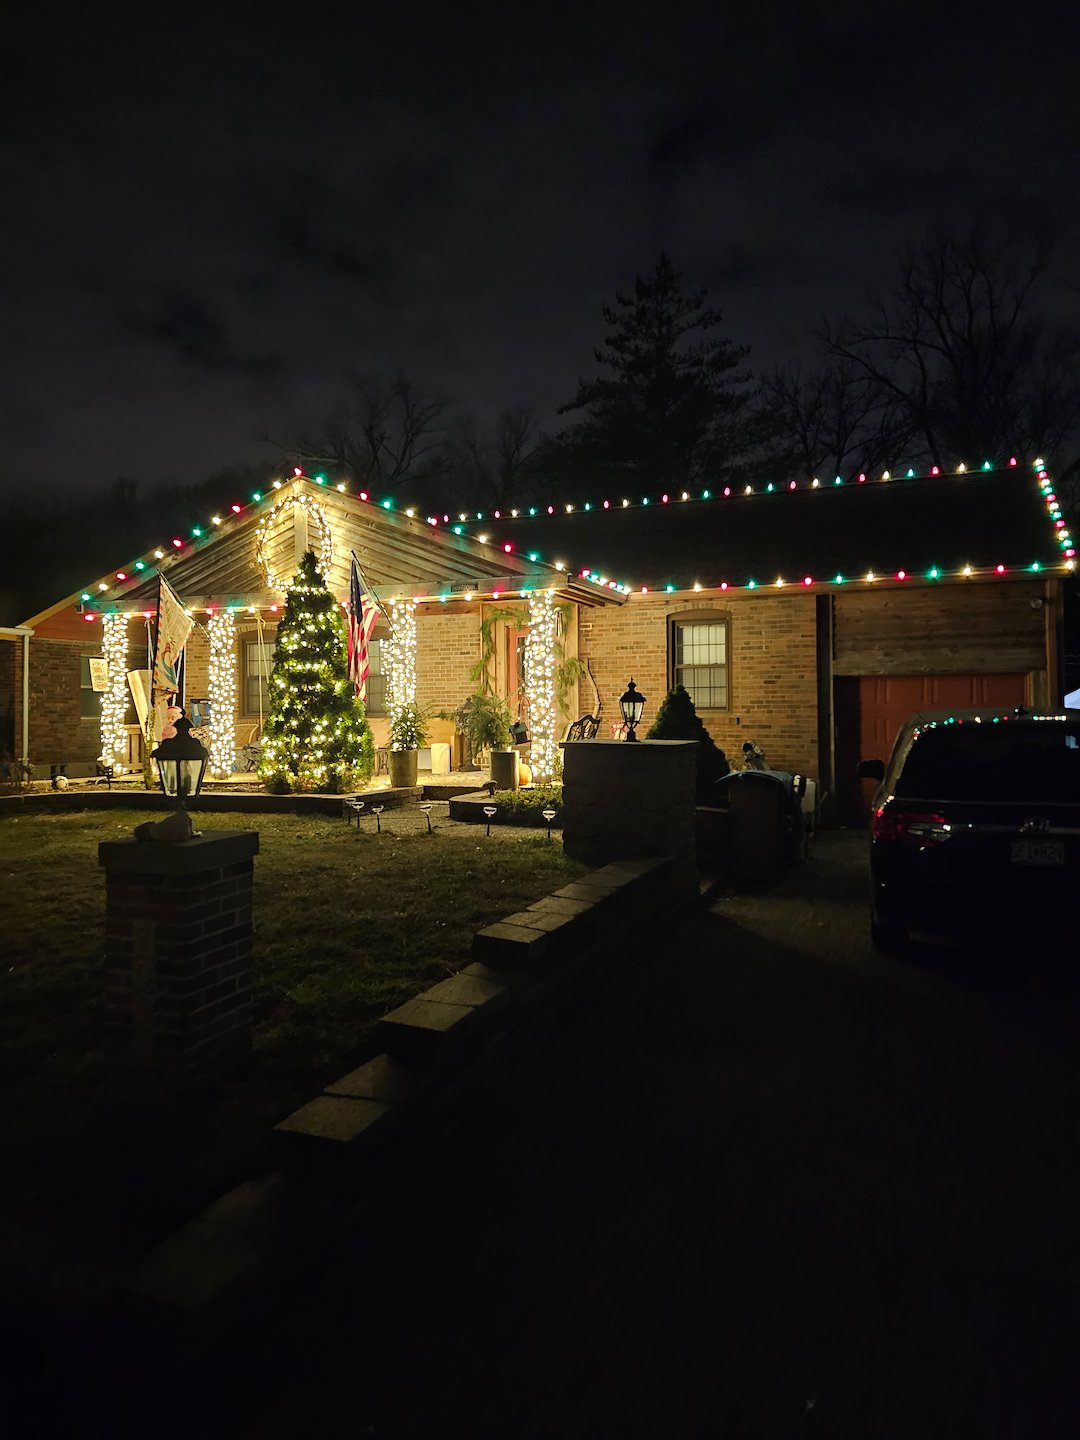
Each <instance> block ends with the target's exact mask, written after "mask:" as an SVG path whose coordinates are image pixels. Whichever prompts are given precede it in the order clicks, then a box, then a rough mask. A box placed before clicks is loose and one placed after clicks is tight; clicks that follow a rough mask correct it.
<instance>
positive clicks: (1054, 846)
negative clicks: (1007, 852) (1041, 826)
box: [1012, 840, 1065, 865]
mask: <svg viewBox="0 0 1080 1440" xmlns="http://www.w3.org/2000/svg"><path fill="white" fill-rule="evenodd" d="M1012 858H1013V864H1014V865H1064V864H1065V842H1064V840H1014V841H1013V842H1012Z"/></svg>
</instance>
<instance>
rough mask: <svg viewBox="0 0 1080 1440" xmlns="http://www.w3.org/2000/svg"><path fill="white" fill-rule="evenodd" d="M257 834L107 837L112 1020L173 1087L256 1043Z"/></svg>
mask: <svg viewBox="0 0 1080 1440" xmlns="http://www.w3.org/2000/svg"><path fill="white" fill-rule="evenodd" d="M258 849H259V837H258V835H257V834H256V833H254V832H253V831H228V830H218V831H213V830H210V831H206V832H205V833H204V834H202V835H198V836H196V837H195V838H194V839H191V840H184V841H181V842H179V843H178V844H167V843H163V842H155V841H139V840H135V839H134V838H132V839H128V840H105V841H103V842H102V843H101V844H100V845H99V846H98V860H99V862H100V864H102V865H103V866H104V867H105V880H106V904H105V962H106V994H105V1001H106V1022H107V1024H108V1025H109V1027H110V1028H111V1029H112V1030H113V1032H114V1034H117V1035H119V1037H120V1039H121V1040H122V1041H123V1042H124V1043H125V1044H126V1046H127V1047H128V1050H129V1054H130V1057H131V1059H132V1061H133V1062H134V1064H135V1065H136V1066H137V1067H138V1068H140V1069H143V1070H146V1071H148V1072H153V1073H154V1074H155V1075H157V1076H159V1077H160V1078H161V1079H162V1080H164V1081H165V1082H166V1083H167V1084H169V1085H173V1086H176V1087H178V1088H179V1087H183V1086H186V1085H195V1084H199V1083H201V1082H203V1081H209V1080H214V1079H216V1078H218V1077H220V1076H221V1075H222V1074H223V1073H225V1072H226V1071H227V1070H228V1069H230V1068H231V1067H232V1066H233V1065H235V1064H236V1063H237V1062H238V1061H240V1060H242V1059H244V1057H245V1056H247V1055H248V1054H250V1051H251V882H252V870H253V860H254V856H255V855H256V854H257V853H258Z"/></svg>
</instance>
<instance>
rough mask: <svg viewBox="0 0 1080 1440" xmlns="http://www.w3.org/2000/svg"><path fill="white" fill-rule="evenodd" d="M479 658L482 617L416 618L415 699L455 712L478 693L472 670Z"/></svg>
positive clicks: (433, 615) (420, 614) (420, 613)
mask: <svg viewBox="0 0 1080 1440" xmlns="http://www.w3.org/2000/svg"><path fill="white" fill-rule="evenodd" d="M479 658H480V617H479V615H477V614H476V613H475V612H474V613H464V614H460V615H440V614H438V613H432V612H425V611H423V610H418V611H417V615H416V698H417V700H418V701H419V703H420V704H421V705H430V706H434V708H435V709H436V710H456V709H457V707H458V706H459V705H460V704H461V702H462V701H463V700H464V699H465V697H466V696H467V695H469V694H471V692H472V691H473V690H474V689H475V686H474V684H473V682H472V681H471V680H470V679H469V670H470V669H471V667H472V666H473V665H475V664H476V662H477V661H478V660H479Z"/></svg>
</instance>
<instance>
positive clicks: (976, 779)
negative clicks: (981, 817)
mask: <svg viewBox="0 0 1080 1440" xmlns="http://www.w3.org/2000/svg"><path fill="white" fill-rule="evenodd" d="M896 793H897V795H898V796H903V797H905V798H908V799H918V798H920V797H922V798H933V799H940V800H1017V801H1021V800H1039V801H1048V802H1053V801H1059V802H1067V803H1072V804H1076V803H1078V802H1080V725H1062V724H1045V725H1040V724H1035V725H1017V726H1015V727H1014V726H1013V725H1010V724H1009V722H1008V721H1001V722H1000V723H998V724H996V725H994V724H982V725H976V724H970V723H969V724H964V725H942V726H937V727H935V728H934V729H932V730H926V731H924V732H923V734H922V735H920V736H919V737H918V739H917V740H916V741H915V743H914V744H913V745H912V747H911V750H910V751H909V753H908V757H907V759H906V760H905V761H904V765H903V768H902V769H901V771H900V775H899V777H898V779H897V783H896Z"/></svg>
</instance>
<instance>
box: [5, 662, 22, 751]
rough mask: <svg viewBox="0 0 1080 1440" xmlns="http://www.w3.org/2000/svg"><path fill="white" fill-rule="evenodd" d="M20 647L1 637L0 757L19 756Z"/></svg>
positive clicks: (20, 748) (20, 732) (20, 711)
mask: <svg viewBox="0 0 1080 1440" xmlns="http://www.w3.org/2000/svg"><path fill="white" fill-rule="evenodd" d="M22 647H23V642H22V640H21V638H20V639H18V640H7V639H4V638H3V637H0V758H4V757H5V756H7V755H8V754H9V753H10V754H11V755H12V756H15V757H17V756H19V755H21V754H22Z"/></svg>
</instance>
